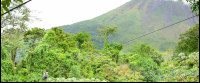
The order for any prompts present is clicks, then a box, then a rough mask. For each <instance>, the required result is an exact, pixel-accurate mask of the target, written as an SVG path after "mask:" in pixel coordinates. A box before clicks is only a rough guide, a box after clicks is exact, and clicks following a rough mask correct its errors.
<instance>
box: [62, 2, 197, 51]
mask: <svg viewBox="0 0 200 83" xmlns="http://www.w3.org/2000/svg"><path fill="white" fill-rule="evenodd" d="M102 6H103V4H102ZM88 13H92V11H91V12H88ZM192 15H195V14H193V13H192V10H191V8H190V6H188V5H186V4H184V3H183V2H180V1H176V2H174V1H166V0H131V1H129V2H127V3H125V4H124V5H122V6H120V7H118V8H116V9H114V10H111V11H109V12H107V13H105V14H103V15H100V16H98V17H95V18H93V19H91V20H86V21H82V22H78V23H74V24H72V25H64V26H59V27H62V28H63V30H64V31H65V32H68V33H74V34H76V33H78V32H82V30H83V29H85V30H86V32H89V33H90V34H91V36H92V37H93V39H92V41H93V42H94V44H96V45H99V47H98V48H99V49H102V48H103V46H104V41H103V39H98V38H96V36H98V35H99V34H100V33H99V32H98V30H97V27H98V28H103V25H105V26H117V27H118V31H117V32H116V35H109V36H108V43H111V42H116V43H123V42H125V41H129V40H131V39H133V38H136V37H138V36H141V35H143V34H146V33H149V32H152V31H154V30H157V29H160V28H163V27H165V26H168V25H170V24H173V23H176V22H179V21H181V20H183V19H186V18H188V17H191V16H192ZM63 19H67V18H63ZM196 23H199V17H195V18H193V19H190V20H187V21H184V22H181V23H179V24H176V25H174V26H171V27H169V28H166V29H164V30H161V31H158V32H155V33H153V34H151V35H148V36H145V37H143V38H141V39H138V40H134V41H132V42H129V43H126V44H124V49H123V52H128V51H130V50H131V47H132V45H135V44H137V43H147V44H150V45H151V46H152V47H154V48H157V49H158V50H159V51H166V50H167V49H169V48H170V49H174V47H175V46H176V45H177V42H178V38H179V35H180V34H181V33H184V32H185V31H186V30H188V29H189V28H191V27H193V26H194V25H195V24H196Z"/></svg>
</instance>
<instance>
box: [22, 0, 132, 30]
mask: <svg viewBox="0 0 200 83" xmlns="http://www.w3.org/2000/svg"><path fill="white" fill-rule="evenodd" d="M25 1H27V0H25ZM128 1H130V0H32V1H31V2H29V3H27V4H26V6H27V7H29V8H30V9H31V10H37V11H40V12H41V13H37V12H34V13H32V15H33V16H37V17H38V18H41V20H42V21H40V22H36V21H35V22H34V23H32V24H30V25H29V26H30V27H31V28H33V27H39V28H45V29H50V28H52V27H55V26H61V25H68V24H73V23H76V22H80V21H84V20H89V19H93V18H94V17H97V16H99V15H102V14H104V13H107V12H109V11H110V10H113V9H115V8H117V7H119V6H121V5H123V4H125V3H126V2H128Z"/></svg>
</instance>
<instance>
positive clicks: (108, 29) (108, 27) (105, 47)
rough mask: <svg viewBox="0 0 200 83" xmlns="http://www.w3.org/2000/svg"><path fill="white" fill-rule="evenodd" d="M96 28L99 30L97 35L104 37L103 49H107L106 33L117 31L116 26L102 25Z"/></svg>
mask: <svg viewBox="0 0 200 83" xmlns="http://www.w3.org/2000/svg"><path fill="white" fill-rule="evenodd" d="M97 30H98V31H99V32H100V36H98V37H102V36H103V37H104V49H107V47H108V44H107V38H108V35H110V34H113V35H115V32H117V27H110V26H107V27H106V26H104V28H103V29H101V28H97Z"/></svg>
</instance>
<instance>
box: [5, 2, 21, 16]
mask: <svg viewBox="0 0 200 83" xmlns="http://www.w3.org/2000/svg"><path fill="white" fill-rule="evenodd" d="M12 2H21V3H23V0H13V1H12ZM12 2H11V0H1V14H3V13H4V10H5V11H9V9H8V8H9V6H10V4H11V3H12ZM8 14H10V12H8ZM2 17H3V16H1V19H2Z"/></svg>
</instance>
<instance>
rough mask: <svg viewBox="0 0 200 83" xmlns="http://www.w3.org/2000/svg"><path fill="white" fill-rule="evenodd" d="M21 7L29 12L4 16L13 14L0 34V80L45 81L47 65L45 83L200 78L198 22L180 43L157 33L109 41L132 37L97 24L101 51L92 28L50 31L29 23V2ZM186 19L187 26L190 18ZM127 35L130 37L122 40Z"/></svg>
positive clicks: (54, 28)
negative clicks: (132, 40) (10, 26)
mask: <svg viewBox="0 0 200 83" xmlns="http://www.w3.org/2000/svg"><path fill="white" fill-rule="evenodd" d="M134 1H138V3H141V2H140V1H139V0H132V1H131V2H134ZM147 2H149V1H146V4H147ZM127 4H128V3H127ZM127 4H126V5H127ZM143 4H145V3H143ZM19 10H20V11H23V12H26V13H23V12H20V13H19V14H22V15H23V14H25V15H23V16H22V17H20V16H19V17H17V16H15V14H14V13H11V15H6V16H4V17H3V18H2V19H3V20H5V19H9V20H5V21H4V22H2V23H3V25H12V28H10V29H7V28H5V26H2V27H1V28H3V29H4V30H3V31H2V33H1V82H43V80H42V77H43V76H44V71H45V70H47V71H48V73H49V75H48V78H47V80H44V81H45V82H78V81H80V82H91V81H93V82H102V81H103V82H104V81H107V82H169V81H171V82H199V43H198V41H199V23H197V24H195V26H192V27H187V28H190V29H188V30H186V31H183V33H182V34H180V35H178V38H179V39H180V40H179V41H178V44H176V43H174V41H171V40H170V38H171V39H173V37H168V36H167V35H165V37H164V36H159V37H157V36H158V35H157V34H153V35H152V37H146V38H144V39H145V40H146V41H143V40H142V39H140V40H137V41H139V42H140V41H142V42H147V43H142V42H140V43H137V44H131V43H127V44H120V43H118V42H117V41H110V40H111V39H112V38H111V37H112V35H111V34H116V35H115V36H113V37H116V36H117V35H119V32H122V31H124V33H123V34H124V36H128V35H127V34H126V33H127V32H128V31H125V30H123V29H122V28H121V29H120V27H118V26H117V27H114V26H113V25H112V24H110V26H104V28H103V27H102V28H103V29H99V28H98V34H96V33H95V34H96V35H95V36H100V37H103V39H104V40H102V42H101V43H102V44H103V45H102V48H104V49H103V50H101V49H98V48H97V46H96V45H95V44H93V43H94V42H93V41H92V40H94V39H95V41H99V40H100V39H96V38H94V37H92V35H91V33H90V32H88V31H90V30H84V29H83V30H81V31H79V32H77V33H75V34H73V33H69V32H65V31H64V30H63V29H62V28H59V27H53V28H52V29H50V30H48V31H45V30H44V29H41V28H38V27H35V28H32V29H30V30H28V29H27V27H26V24H25V23H26V22H29V20H28V19H31V18H30V16H29V13H30V11H28V10H29V9H27V8H26V7H25V6H24V8H21V9H18V10H16V11H19ZM133 14H135V13H133ZM14 17H15V18H18V19H15V18H14ZM123 18H125V17H123ZM123 18H121V19H123ZM135 18H136V17H135ZM19 19H20V20H19ZM99 19H100V18H99ZM126 19H128V17H127V18H126ZM152 19H153V18H152ZM177 19H178V18H176V19H174V20H177ZM13 20H14V22H12V21H13ZM118 20H119V19H118ZM124 20H125V19H124ZM145 21H146V20H145ZM113 23H114V22H113ZM124 23H128V22H124ZM138 23H140V22H138ZM185 23H186V24H185V25H187V22H185ZM88 24H89V23H88ZM130 24H131V23H130ZM17 25H19V26H17ZM79 26H80V27H82V26H85V24H83V25H79ZM87 26H89V25H87ZM94 26H96V25H95V23H94ZM99 26H101V25H99ZM119 26H120V25H119ZM133 26H135V27H136V26H139V25H137V24H136V25H133ZM146 26H147V25H146ZM149 26H151V24H149ZM187 26H189V25H187ZM96 27H98V26H96ZM176 28H179V27H178V26H177V27H176ZM70 29H74V28H70ZM86 29H87V28H86ZM96 29H97V28H95V29H94V30H96ZM170 29H172V30H175V29H173V28H169V30H170ZM121 30H122V31H121ZM137 30H138V33H134V34H135V35H136V36H137V35H138V34H139V35H141V33H140V30H143V29H140V28H138V29H137ZM149 30H151V29H149ZM175 31H176V30H175ZM175 31H174V32H175ZM179 31H180V30H179ZM71 32H72V31H71ZM135 32H137V31H135ZM93 33H94V32H93ZM165 33H167V32H165ZM129 34H131V33H129ZM171 34H172V33H170V35H171ZM168 35H169V33H168ZM153 36H154V37H153ZM120 38H121V39H123V38H122V37H120ZM120 38H118V39H120ZM152 38H153V39H152ZM114 39H115V38H114ZM129 39H132V37H130V38H128V37H127V39H123V40H121V41H122V42H124V41H125V40H129ZM161 40H162V41H161ZM100 41H101V40H100ZM149 41H150V42H149ZM155 41H156V42H155ZM158 41H161V42H163V43H162V44H161V46H160V47H159V46H158V47H159V48H160V49H162V50H164V51H165V52H164V53H162V52H161V51H159V50H158V48H155V47H154V45H152V44H151V42H154V43H155V44H159V43H160V42H158ZM104 42H105V43H104ZM148 42H149V43H148ZM97 45H99V44H97ZM125 45H127V46H129V47H130V51H129V52H126V53H122V52H123V50H124V49H125V50H127V49H126V48H125V47H126V46H125ZM108 48H110V49H108ZM171 48H175V49H174V50H172V49H171ZM166 49H167V50H166ZM17 55H20V56H22V60H20V62H19V63H18V64H17V66H16V67H17V68H16V69H14V61H16V58H17ZM20 59H21V58H20Z"/></svg>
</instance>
